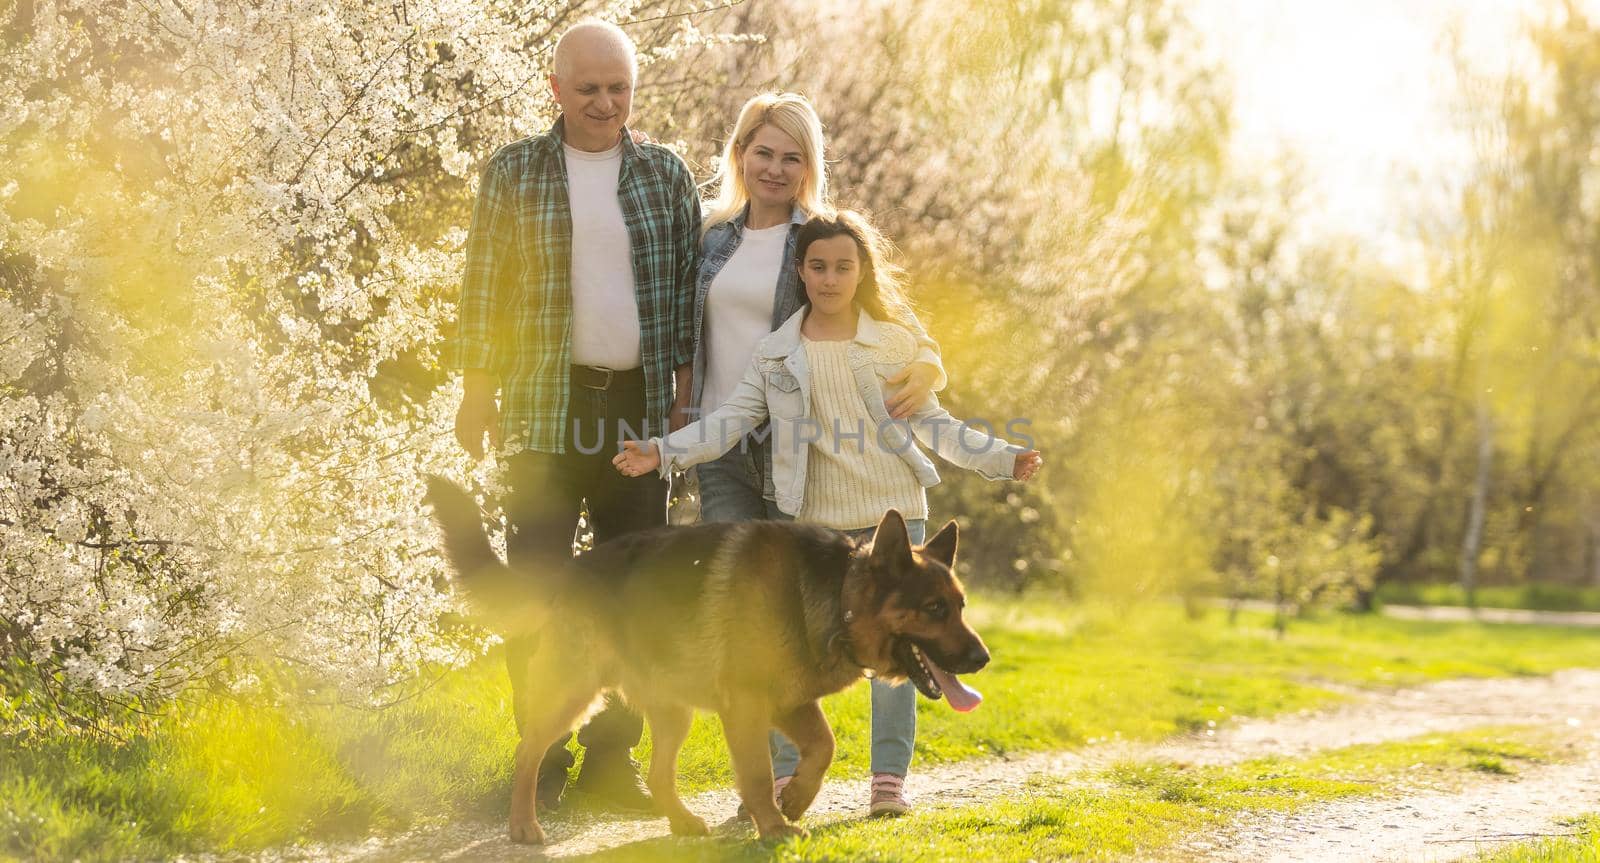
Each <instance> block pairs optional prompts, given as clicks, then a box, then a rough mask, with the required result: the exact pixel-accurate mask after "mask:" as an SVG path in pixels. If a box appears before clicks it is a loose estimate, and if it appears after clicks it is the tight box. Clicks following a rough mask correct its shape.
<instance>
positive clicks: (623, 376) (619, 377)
mask: <svg viewBox="0 0 1600 863" xmlns="http://www.w3.org/2000/svg"><path fill="white" fill-rule="evenodd" d="M572 383H573V384H574V385H576V386H580V387H584V388H585V389H591V390H633V389H639V390H642V389H644V368H643V367H642V366H641V367H640V368H636V369H623V370H621V371H618V370H616V369H602V368H598V367H596V366H573V367H572Z"/></svg>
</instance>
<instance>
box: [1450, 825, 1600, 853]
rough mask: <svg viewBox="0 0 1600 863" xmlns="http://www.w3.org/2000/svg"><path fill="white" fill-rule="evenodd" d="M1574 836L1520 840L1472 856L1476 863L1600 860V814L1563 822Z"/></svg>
mask: <svg viewBox="0 0 1600 863" xmlns="http://www.w3.org/2000/svg"><path fill="white" fill-rule="evenodd" d="M1562 827H1563V828H1565V830H1566V831H1567V832H1569V833H1570V835H1567V836H1559V835H1558V836H1549V837H1544V838H1540V839H1534V840H1530V841H1527V842H1516V843H1513V844H1510V845H1506V846H1504V847H1502V848H1497V849H1495V850H1493V851H1486V852H1483V853H1482V854H1480V855H1479V856H1477V857H1474V858H1472V859H1473V860H1474V861H1475V863H1600V815H1581V816H1578V817H1575V818H1568V819H1565V820H1564V821H1563V823H1562Z"/></svg>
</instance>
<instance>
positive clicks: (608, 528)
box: [506, 369, 667, 774]
mask: <svg viewBox="0 0 1600 863" xmlns="http://www.w3.org/2000/svg"><path fill="white" fill-rule="evenodd" d="M601 384H607V386H606V388H605V389H598V388H596V387H598V386H599V385H601ZM644 417H645V402H644V372H643V370H641V369H634V370H631V371H626V372H616V373H613V374H612V375H610V376H609V381H607V376H604V375H598V374H595V373H592V372H587V371H585V370H582V369H575V370H574V379H573V382H572V395H571V399H570V400H569V401H568V403H567V429H566V435H565V437H566V441H565V443H566V450H567V451H566V452H564V453H544V452H533V451H531V450H530V451H524V452H521V453H518V454H516V455H514V456H512V457H511V459H510V463H509V468H508V474H507V484H508V486H509V496H508V497H509V499H508V500H507V502H506V519H507V522H508V526H509V527H510V531H509V533H508V534H507V536H506V557H507V558H508V559H509V561H510V563H511V564H512V565H513V566H530V567H534V566H538V565H539V564H540V562H541V561H544V562H549V561H552V560H560V559H563V558H570V557H571V556H572V554H573V548H574V541H575V539H576V540H587V541H586V542H585V544H586V545H587V544H599V543H602V542H605V541H606V540H609V539H613V538H615V537H618V536H622V535H623V534H626V533H629V532H631V531H635V530H645V529H648V528H652V527H659V526H661V525H664V524H666V523H667V482H666V480H664V479H661V478H659V477H657V476H655V475H653V474H652V475H650V476H640V477H626V476H623V475H622V474H620V473H618V472H617V469H616V468H615V467H613V466H612V464H611V459H612V457H613V456H615V455H616V454H617V451H618V446H619V442H620V440H625V439H643V438H644V437H646V436H648V435H659V434H663V433H664V432H665V431H666V430H665V429H654V428H652V429H646V428H645V426H644ZM580 510H581V511H584V512H586V513H587V518H586V519H584V523H583V524H582V525H581V526H580V525H579V512H580ZM549 637H560V634H559V633H552V634H551V636H549ZM528 647H529V645H524V644H518V643H515V642H513V643H508V644H507V645H506V662H507V664H508V666H510V667H511V679H512V684H513V686H517V685H520V680H519V679H518V678H519V675H518V673H517V669H516V663H517V662H518V660H519V657H521V656H522V655H524V652H525V650H526V649H527V648H528ZM519 701H520V699H519ZM519 721H520V720H519ZM643 732H644V719H643V718H642V717H641V716H640V715H639V714H638V712H636V711H634V710H632V709H630V708H628V707H627V706H626V705H625V704H623V703H622V702H621V701H617V700H610V701H608V702H607V704H606V707H605V709H604V710H603V711H601V712H600V713H599V714H597V715H596V716H595V717H594V718H593V719H591V720H589V723H588V724H587V725H585V726H584V727H583V730H582V731H580V732H578V742H579V743H581V744H582V745H583V746H584V748H585V750H586V751H585V755H584V759H585V763H587V764H591V765H597V766H599V765H602V764H609V765H612V766H614V765H616V764H617V763H618V762H622V761H626V759H627V757H628V750H630V749H632V748H633V747H634V746H635V745H636V744H638V742H639V738H640V736H641V735H642V734H643ZM566 744H567V740H566V738H563V739H562V740H560V741H557V742H556V744H555V745H554V746H552V747H551V748H550V749H549V751H547V752H546V753H545V758H544V764H543V766H542V767H541V772H543V771H548V770H553V769H565V768H568V767H571V766H572V764H573V757H572V753H570V752H568V751H567V748H566ZM584 772H585V774H587V773H588V772H589V771H588V770H587V769H586V770H585V771H584Z"/></svg>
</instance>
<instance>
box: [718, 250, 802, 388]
mask: <svg viewBox="0 0 1600 863" xmlns="http://www.w3.org/2000/svg"><path fill="white" fill-rule="evenodd" d="M788 240H789V223H788V222H784V223H783V224H781V225H774V226H773V227H770V228H760V229H757V230H752V229H750V228H745V229H744V236H743V238H742V239H740V241H739V247H738V248H737V249H734V250H733V257H731V258H729V259H728V262H727V263H725V264H723V265H722V269H720V270H718V271H717V274H716V276H715V277H713V278H712V279H711V287H710V289H709V290H707V292H706V312H705V315H706V319H705V338H706V376H705V381H704V382H703V383H702V385H701V388H700V411H701V416H704V415H706V414H708V413H711V412H712V411H714V410H716V409H717V408H718V407H721V405H722V403H723V401H724V400H726V399H727V398H728V396H730V395H733V390H734V387H736V386H738V385H739V379H740V378H742V377H744V373H745V370H746V369H748V368H749V367H750V355H751V354H753V353H755V350H756V343H757V342H759V341H761V339H762V337H764V336H766V335H767V334H768V333H770V332H772V304H773V300H774V299H775V297H774V295H775V294H776V292H777V290H778V273H779V271H780V268H781V267H783V266H784V260H783V247H784V246H785V245H786V244H787V243H788Z"/></svg>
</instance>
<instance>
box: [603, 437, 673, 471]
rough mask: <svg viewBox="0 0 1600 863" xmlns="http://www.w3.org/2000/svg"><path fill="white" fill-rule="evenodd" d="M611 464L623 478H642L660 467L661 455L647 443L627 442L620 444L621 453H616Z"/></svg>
mask: <svg viewBox="0 0 1600 863" xmlns="http://www.w3.org/2000/svg"><path fill="white" fill-rule="evenodd" d="M611 463H612V464H613V465H615V466H616V468H617V473H620V474H622V475H623V476H644V475H645V474H647V473H649V472H650V471H653V470H656V469H658V468H660V467H661V454H660V453H658V452H656V445H655V444H653V443H650V442H649V441H645V442H643V443H641V442H639V441H636V440H627V441H623V442H622V452H619V453H617V456H616V458H613V459H612V460H611Z"/></svg>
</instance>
